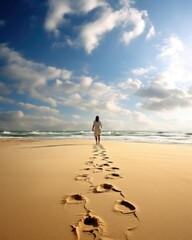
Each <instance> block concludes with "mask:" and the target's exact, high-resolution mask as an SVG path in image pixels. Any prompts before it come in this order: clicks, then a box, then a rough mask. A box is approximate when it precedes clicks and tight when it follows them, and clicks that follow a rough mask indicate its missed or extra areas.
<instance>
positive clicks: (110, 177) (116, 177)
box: [105, 173, 122, 179]
mask: <svg viewBox="0 0 192 240" xmlns="http://www.w3.org/2000/svg"><path fill="white" fill-rule="evenodd" d="M105 178H106V179H118V178H122V176H121V175H120V174H118V173H110V174H107V175H106V176H105Z"/></svg>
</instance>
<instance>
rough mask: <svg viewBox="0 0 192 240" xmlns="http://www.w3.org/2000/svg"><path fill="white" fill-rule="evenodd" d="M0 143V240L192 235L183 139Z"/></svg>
mask: <svg viewBox="0 0 192 240" xmlns="http://www.w3.org/2000/svg"><path fill="white" fill-rule="evenodd" d="M0 142H1V144H0V155H1V156H2V157H1V159H0V186H1V192H0V213H1V216H2V220H0V238H1V239H6V240H24V239H28V240H30V239H31V240H34V239H35V240H47V239H48V240H52V239H55V240H56V239H57V240H60V239H66V240H73V239H74V240H75V239H78V237H77V236H78V235H79V236H80V238H79V239H90V240H92V239H93V238H94V236H93V235H94V234H95V235H96V236H97V237H98V238H101V239H107V240H119V239H122V240H123V239H127V238H128V239H131V240H140V239H142V240H154V239H155V240H161V239H169V240H180V239H185V240H190V239H191V238H192V230H191V225H190V222H191V220H192V208H191V206H192V205H191V202H190V199H191V197H192V190H191V184H192V161H191V159H192V158H191V157H192V148H190V147H189V145H188V144H187V145H185V144H162V143H161V144H156V143H133V142H119V141H116V142H114V141H108V140H103V141H101V145H100V146H98V145H95V142H94V139H93V140H82V139H81V140H80V139H77V140H72V139H70V140H69V139H67V140H52V139H51V140H36V139H35V140H26V139H24V140H23V139H22V140H19V141H18V140H16V141H15V140H8V141H2V140H0ZM72 230H74V231H73V232H72ZM93 233H94V234H93Z"/></svg>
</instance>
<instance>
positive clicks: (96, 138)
mask: <svg viewBox="0 0 192 240" xmlns="http://www.w3.org/2000/svg"><path fill="white" fill-rule="evenodd" d="M95 141H96V144H100V135H98V136H95Z"/></svg>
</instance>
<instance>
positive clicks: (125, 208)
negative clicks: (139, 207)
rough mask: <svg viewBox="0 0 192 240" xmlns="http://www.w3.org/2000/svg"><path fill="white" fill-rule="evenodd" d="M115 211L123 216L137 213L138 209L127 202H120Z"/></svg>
mask: <svg viewBox="0 0 192 240" xmlns="http://www.w3.org/2000/svg"><path fill="white" fill-rule="evenodd" d="M114 210H115V211H118V212H121V213H123V214H130V213H135V211H136V208H135V206H134V205H133V204H131V203H130V202H128V201H127V200H118V201H116V203H115V206H114Z"/></svg>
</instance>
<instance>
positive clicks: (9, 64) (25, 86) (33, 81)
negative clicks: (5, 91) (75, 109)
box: [0, 44, 72, 105]
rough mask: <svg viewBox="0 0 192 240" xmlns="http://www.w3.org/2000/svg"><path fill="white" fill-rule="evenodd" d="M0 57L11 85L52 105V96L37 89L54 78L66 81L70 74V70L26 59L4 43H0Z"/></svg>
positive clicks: (3, 69)
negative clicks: (47, 96) (44, 95)
mask: <svg viewBox="0 0 192 240" xmlns="http://www.w3.org/2000/svg"><path fill="white" fill-rule="evenodd" d="M0 59H2V60H4V62H5V65H4V66H3V67H2V68H1V70H2V72H3V73H4V75H6V76H7V77H8V78H10V79H12V80H13V81H14V84H13V86H14V87H16V89H17V91H18V92H20V93H24V92H28V93H30V94H31V95H32V96H33V97H36V98H38V99H41V100H43V101H45V102H49V103H52V104H53V105H55V104H56V102H54V100H53V98H46V97H43V96H42V94H41V92H39V90H38V89H39V88H41V87H42V86H43V87H46V86H47V85H48V83H49V82H51V81H55V79H58V78H59V79H61V80H62V81H67V80H68V79H70V78H71V76H72V72H71V71H68V70H62V69H58V68H55V67H52V66H46V65H44V64H41V63H36V62H33V61H29V60H26V59H25V58H24V57H22V56H21V55H20V54H19V53H18V52H16V51H14V50H12V49H10V48H9V47H7V45H6V44H0Z"/></svg>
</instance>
